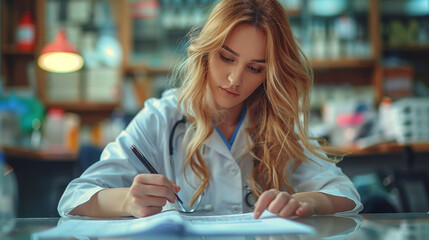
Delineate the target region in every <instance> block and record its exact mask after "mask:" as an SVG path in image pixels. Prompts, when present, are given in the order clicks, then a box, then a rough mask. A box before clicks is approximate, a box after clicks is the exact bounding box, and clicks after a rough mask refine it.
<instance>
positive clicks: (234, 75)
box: [228, 70, 242, 86]
mask: <svg viewBox="0 0 429 240" xmlns="http://www.w3.org/2000/svg"><path fill="white" fill-rule="evenodd" d="M241 75H242V71H241V70H236V71H233V72H231V73H230V74H229V75H228V81H229V83H230V85H231V86H239V85H240V84H241V78H242V76H241Z"/></svg>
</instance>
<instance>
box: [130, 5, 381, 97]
mask: <svg viewBox="0 0 429 240" xmlns="http://www.w3.org/2000/svg"><path fill="white" fill-rule="evenodd" d="M128 2H129V5H131V6H133V7H131V8H132V9H138V6H137V7H135V6H136V4H138V3H141V2H142V1H133V0H130V1H128ZM279 2H280V3H281V4H282V5H283V6H284V8H285V9H286V12H287V15H288V18H289V21H290V23H291V27H292V29H293V31H294V35H295V37H297V39H298V41H299V43H300V45H301V47H302V49H303V50H304V52H305V54H306V55H307V56H308V57H309V59H310V61H311V64H312V66H313V67H314V69H315V77H316V79H315V80H316V81H315V84H316V85H320V84H329V85H338V84H343V83H347V84H350V85H353V86H356V85H357V86H360V85H367V86H374V89H375V95H376V96H375V98H376V99H377V100H379V99H380V98H381V92H380V91H379V85H380V76H381V75H380V74H381V71H380V66H379V59H380V32H379V0H364V1H362V0H344V1H339V0H338V1H312V0H296V1H284V0H279ZM315 2H321V3H324V4H326V3H329V2H331V3H338V2H341V3H342V4H343V5H344V9H342V10H340V11H338V12H337V13H332V14H330V15H323V14H319V15H318V14H317V13H316V12H315V11H314V8H315V7H314V3H315ZM159 3H160V4H159V6H157V9H156V12H157V13H158V15H156V16H155V17H153V18H149V19H148V18H144V17H143V18H142V17H139V16H136V15H135V14H130V18H129V21H130V25H129V26H130V35H129V36H130V39H129V40H128V42H129V43H130V49H129V50H130V53H131V54H130V55H129V58H128V59H127V64H126V68H125V70H126V72H128V73H130V74H133V73H135V72H144V73H145V74H146V75H145V76H147V75H149V76H153V75H159V74H162V73H165V74H166V73H168V72H169V70H170V67H171V66H173V64H174V63H175V62H177V59H178V58H179V59H180V57H181V56H182V55H181V54H184V53H185V51H184V50H185V47H186V45H185V42H186V40H187V39H186V33H187V32H188V30H189V29H190V26H189V25H186V23H187V22H190V21H192V19H193V18H197V19H201V18H202V19H205V18H206V16H207V13H209V10H210V9H211V6H212V4H213V3H212V2H210V1H203V0H177V1H176V0H164V1H159ZM179 6H180V7H179ZM316 8H317V7H316ZM195 9H204V11H198V12H200V14H199V15H198V16H195V15H193V13H194V12H195ZM356 9H357V10H356ZM328 11H329V9H328ZM142 12H143V11H142ZM201 13H203V14H204V16H203V17H201V16H200V15H201ZM184 16H185V17H184ZM343 18H344V19H346V20H350V19H351V20H353V21H354V22H355V23H356V25H355V27H356V28H358V29H356V32H358V34H360V35H358V34H356V33H355V35H358V36H353V37H350V36H348V37H349V39H347V44H348V47H349V49H351V48H352V47H356V46H358V43H359V44H360V45H359V46H360V47H361V48H360V50H359V49H356V48H354V50H353V51H354V52H353V53H345V51H347V49H346V48H347V46H340V45H341V44H343V43H345V42H346V41H345V40H344V39H340V38H339V37H337V39H336V40H335V41H336V43H335V42H334V43H333V45H335V44H336V46H333V48H335V49H336V50H331V48H330V47H331V45H330V43H329V44H328V41H329V40H331V36H333V37H335V36H334V35H331V34H332V33H333V31H331V30H332V29H333V25H334V24H336V22H339V20H340V19H343ZM171 19H176V21H175V22H174V23H171V22H170V20H171ZM189 19H191V20H189ZM197 23H198V21H197ZM197 25H198V24H197ZM150 26H158V27H157V28H153V27H152V28H151V27H150ZM322 27H323V29H322ZM346 27H347V25H346ZM342 30H343V32H344V26H343V27H342ZM346 30H347V29H346ZM319 34H322V35H323V36H324V37H323V39H324V41H319V40H321V39H322V38H321V37H320V35H319ZM346 34H347V33H346ZM346 37H347V36H346ZM172 39H174V41H173V40H172ZM316 48H317V49H316ZM340 48H341V49H340ZM320 49H321V50H323V52H324V53H320V51H319V50H320ZM333 52H336V53H335V54H332V53H333ZM172 55H173V57H172Z"/></svg>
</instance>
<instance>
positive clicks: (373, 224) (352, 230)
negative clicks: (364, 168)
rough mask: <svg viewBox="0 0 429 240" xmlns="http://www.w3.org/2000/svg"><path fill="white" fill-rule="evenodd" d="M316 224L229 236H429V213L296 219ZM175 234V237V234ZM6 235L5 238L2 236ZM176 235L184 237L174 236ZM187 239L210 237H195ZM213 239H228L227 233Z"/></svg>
mask: <svg viewBox="0 0 429 240" xmlns="http://www.w3.org/2000/svg"><path fill="white" fill-rule="evenodd" d="M296 220H297V221H299V222H302V223H305V224H308V225H310V226H313V227H314V228H316V230H317V232H318V235H317V236H312V237H306V236H273V237H272V238H271V237H268V236H261V237H260V236H238V237H228V239H246V240H250V239H255V240H265V239H266V240H270V239H285V240H287V239H302V240H315V239H321V238H323V239H346V238H347V239H353V240H366V239H370V240H372V239H374V240H375V239H414V240H426V239H429V214H426V213H398V214H363V215H356V216H354V217H337V216H313V217H310V218H302V219H296ZM58 221H59V218H18V219H17V224H16V227H15V229H14V231H13V232H12V233H11V234H10V236H8V237H6V238H5V240H17V239H30V237H31V234H32V233H35V232H38V231H42V230H44V229H48V228H51V227H54V226H56V224H57V223H58ZM172 238H173V237H172ZM2 239H3V238H2ZM174 239H180V238H179V237H174ZM186 239H206V238H204V237H202V236H201V237H195V238H189V237H186ZM209 239H225V236H222V237H218V238H212V237H210V238H209Z"/></svg>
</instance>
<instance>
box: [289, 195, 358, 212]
mask: <svg viewBox="0 0 429 240" xmlns="http://www.w3.org/2000/svg"><path fill="white" fill-rule="evenodd" d="M292 196H293V197H294V198H295V199H297V200H298V201H300V202H307V203H309V204H310V206H311V207H312V209H313V214H316V215H323V214H333V213H337V212H344V211H349V210H352V209H353V208H354V207H355V206H356V204H355V203H354V202H353V201H352V200H350V199H348V198H346V197H339V196H333V195H329V194H325V193H321V192H300V193H295V194H293V195H292Z"/></svg>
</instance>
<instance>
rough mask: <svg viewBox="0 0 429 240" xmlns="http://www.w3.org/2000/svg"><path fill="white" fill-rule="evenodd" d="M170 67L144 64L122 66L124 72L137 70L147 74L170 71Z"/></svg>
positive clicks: (133, 72) (130, 72)
mask: <svg viewBox="0 0 429 240" xmlns="http://www.w3.org/2000/svg"><path fill="white" fill-rule="evenodd" d="M170 70H171V69H169V68H167V67H159V68H153V67H149V66H147V65H146V64H133V65H128V66H126V67H125V68H124V73H125V74H130V75H132V74H135V73H137V72H142V73H146V74H148V75H154V74H167V73H169V72H170Z"/></svg>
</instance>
